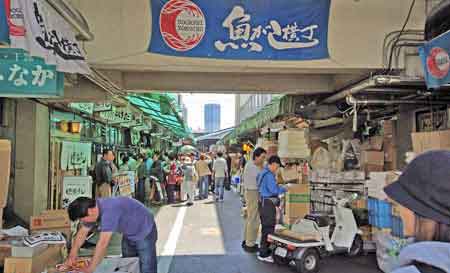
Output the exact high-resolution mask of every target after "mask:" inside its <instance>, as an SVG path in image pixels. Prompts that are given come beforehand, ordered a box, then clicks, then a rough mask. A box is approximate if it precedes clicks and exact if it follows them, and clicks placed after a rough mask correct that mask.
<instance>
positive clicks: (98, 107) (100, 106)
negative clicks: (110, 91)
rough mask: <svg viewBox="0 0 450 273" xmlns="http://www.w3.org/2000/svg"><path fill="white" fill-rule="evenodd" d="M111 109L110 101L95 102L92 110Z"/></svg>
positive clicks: (102, 110) (103, 110)
mask: <svg viewBox="0 0 450 273" xmlns="http://www.w3.org/2000/svg"><path fill="white" fill-rule="evenodd" d="M111 110H112V104H111V103H96V104H95V105H94V112H105V111H111Z"/></svg>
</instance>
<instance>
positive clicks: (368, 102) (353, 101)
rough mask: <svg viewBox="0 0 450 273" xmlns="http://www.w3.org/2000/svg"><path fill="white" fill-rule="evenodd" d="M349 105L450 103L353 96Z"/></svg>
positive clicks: (348, 100) (349, 97)
mask: <svg viewBox="0 0 450 273" xmlns="http://www.w3.org/2000/svg"><path fill="white" fill-rule="evenodd" d="M346 101H347V104H348V105H393V104H426V105H428V104H435V105H436V104H438V105H447V104H450V101H425V100H365V99H364V100H360V99H356V98H355V97H353V96H347V98H346Z"/></svg>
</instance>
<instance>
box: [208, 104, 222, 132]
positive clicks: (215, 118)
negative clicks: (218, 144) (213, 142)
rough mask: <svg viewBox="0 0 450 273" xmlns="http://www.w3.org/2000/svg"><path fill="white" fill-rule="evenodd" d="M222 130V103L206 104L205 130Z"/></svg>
mask: <svg viewBox="0 0 450 273" xmlns="http://www.w3.org/2000/svg"><path fill="white" fill-rule="evenodd" d="M218 130H220V104H212V103H211V104H205V132H208V133H209V132H215V131H218Z"/></svg>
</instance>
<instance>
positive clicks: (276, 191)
mask: <svg viewBox="0 0 450 273" xmlns="http://www.w3.org/2000/svg"><path fill="white" fill-rule="evenodd" d="M280 166H281V167H282V166H283V165H282V164H281V160H280V158H279V157H278V156H276V155H274V156H271V157H270V158H269V160H268V162H267V166H266V167H265V168H264V169H263V171H262V172H260V173H259V174H258V175H257V178H256V179H257V186H258V191H259V196H260V197H259V202H258V209H259V215H260V220H261V227H262V234H261V242H260V247H259V254H258V259H259V260H260V261H264V262H270V263H273V258H272V256H271V253H270V249H269V242H267V236H268V235H269V234H273V233H274V232H275V225H276V222H277V219H276V218H277V212H276V207H278V206H280V199H279V195H280V194H283V193H285V192H286V189H285V188H282V187H280V186H278V184H277V180H276V177H275V176H276V174H277V172H278V169H279V168H280Z"/></svg>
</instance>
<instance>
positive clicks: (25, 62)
mask: <svg viewBox="0 0 450 273" xmlns="http://www.w3.org/2000/svg"><path fill="white" fill-rule="evenodd" d="M0 59H1V62H0V97H21V98H48V97H61V96H63V95H64V94H63V90H64V73H61V72H57V71H56V66H54V65H48V64H46V63H45V62H44V60H43V59H41V58H37V57H31V56H30V55H28V54H27V53H26V52H25V51H23V50H21V49H12V48H0Z"/></svg>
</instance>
